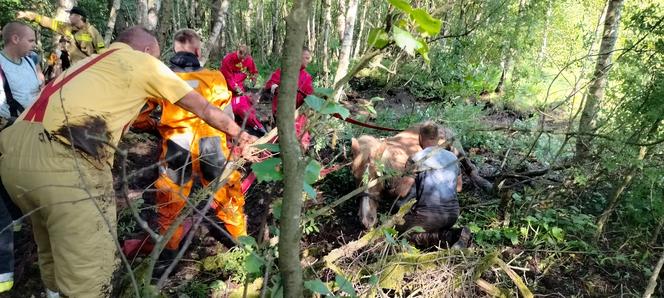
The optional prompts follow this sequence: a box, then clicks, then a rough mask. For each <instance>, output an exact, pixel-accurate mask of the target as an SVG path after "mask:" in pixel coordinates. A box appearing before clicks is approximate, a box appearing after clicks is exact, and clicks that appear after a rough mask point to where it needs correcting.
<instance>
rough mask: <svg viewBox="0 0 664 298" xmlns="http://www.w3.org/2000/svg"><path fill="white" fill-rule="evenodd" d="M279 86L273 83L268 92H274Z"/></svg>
mask: <svg viewBox="0 0 664 298" xmlns="http://www.w3.org/2000/svg"><path fill="white" fill-rule="evenodd" d="M277 88H279V85H277V84H274V85H272V86H271V87H270V93H272V94H274V92H275V91H276V90H277Z"/></svg>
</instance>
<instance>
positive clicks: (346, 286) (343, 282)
mask: <svg viewBox="0 0 664 298" xmlns="http://www.w3.org/2000/svg"><path fill="white" fill-rule="evenodd" d="M334 282H335V283H336V284H337V286H339V288H340V289H341V290H342V291H344V293H346V294H348V295H350V297H357V293H355V289H354V288H353V284H352V283H351V282H350V281H348V280H347V279H346V278H345V277H343V276H341V275H339V274H337V276H336V277H335V278H334Z"/></svg>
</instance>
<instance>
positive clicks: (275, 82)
mask: <svg viewBox="0 0 664 298" xmlns="http://www.w3.org/2000/svg"><path fill="white" fill-rule="evenodd" d="M280 81H281V70H280V69H277V70H275V71H274V72H273V73H272V75H271V76H270V79H269V80H268V81H267V83H265V90H270V93H271V94H274V93H275V91H276V90H277V88H279V83H280Z"/></svg>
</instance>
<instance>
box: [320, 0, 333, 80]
mask: <svg viewBox="0 0 664 298" xmlns="http://www.w3.org/2000/svg"><path fill="white" fill-rule="evenodd" d="M323 7H324V10H325V24H324V26H323V51H322V52H323V82H324V84H325V85H326V86H327V85H329V84H330V54H329V52H330V51H329V50H328V49H329V47H330V29H331V28H332V3H331V0H323Z"/></svg>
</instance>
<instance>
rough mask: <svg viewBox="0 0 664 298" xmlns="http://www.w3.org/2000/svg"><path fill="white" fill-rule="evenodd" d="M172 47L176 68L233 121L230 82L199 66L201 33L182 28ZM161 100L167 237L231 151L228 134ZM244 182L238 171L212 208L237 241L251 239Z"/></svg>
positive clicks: (160, 186) (162, 210)
mask: <svg viewBox="0 0 664 298" xmlns="http://www.w3.org/2000/svg"><path fill="white" fill-rule="evenodd" d="M173 44H174V48H175V52H176V54H175V56H174V57H173V58H171V59H170V67H171V69H172V70H173V71H174V72H175V73H176V74H177V75H178V76H179V77H180V78H182V79H183V80H185V81H186V82H187V83H189V85H190V86H191V87H193V88H194V89H195V90H196V91H198V92H199V93H200V94H201V95H203V97H205V98H207V100H208V101H209V102H210V104H212V105H214V106H216V107H219V108H220V109H222V110H225V111H227V113H230V116H232V110H231V109H230V108H229V107H230V103H231V102H230V100H231V95H232V94H231V92H230V91H229V90H228V87H227V85H226V80H225V79H224V77H223V76H222V75H221V73H219V71H216V70H208V69H203V68H201V66H200V63H199V61H198V57H199V56H200V53H201V39H200V37H199V36H198V34H196V32H195V31H193V30H191V29H182V30H180V31H178V32H176V34H175V36H174V41H173ZM157 101H158V102H159V104H160V105H161V106H162V112H161V118H160V120H159V123H158V124H157V129H158V130H159V133H160V135H161V137H162V153H161V157H160V160H161V161H162V162H161V163H160V168H159V178H158V179H157V182H156V183H155V187H156V188H157V198H156V201H157V202H156V203H157V215H158V224H159V231H160V233H162V234H165V233H166V231H167V230H168V228H169V227H170V226H171V225H172V224H173V222H174V221H175V220H176V219H177V217H178V216H179V215H180V212H181V211H182V210H183V208H184V207H185V206H186V205H187V203H186V200H187V199H188V198H189V196H190V195H191V194H192V192H193V191H195V189H196V188H197V187H201V186H202V187H205V186H207V185H209V184H210V183H211V182H212V181H213V180H214V179H215V178H217V177H219V176H220V175H221V173H222V172H223V170H224V166H225V163H226V161H227V160H228V159H229V158H230V156H231V152H230V150H229V147H228V143H227V139H226V134H225V133H223V132H221V131H219V130H217V129H215V128H213V127H211V126H210V125H208V124H206V123H205V122H203V121H201V120H200V119H199V118H196V117H195V116H194V115H193V114H192V113H190V112H188V111H186V110H184V109H182V108H180V107H178V106H176V105H174V104H171V103H169V102H168V101H165V100H157ZM150 112H151V111H150V108H149V107H148V108H147V109H144V110H143V112H142V114H141V117H139V120H138V122H141V123H135V124H134V126H135V127H145V126H146V125H145V122H146V121H148V122H149V120H147V116H146V115H149V113H150ZM240 178H241V176H240V173H239V172H237V171H235V172H234V173H233V174H232V175H231V176H230V177H229V179H228V181H227V182H226V184H225V185H223V186H221V187H219V188H218V190H217V191H216V193H215V194H214V202H213V206H212V207H213V208H214V210H215V213H216V215H217V217H218V218H219V219H220V220H222V221H223V222H224V225H225V228H226V230H227V231H228V232H229V233H230V234H231V235H232V236H233V237H234V238H237V237H239V236H243V235H246V234H247V227H246V218H245V215H244V210H243V206H244V195H243V194H242V191H241V184H240ZM192 203H193V202H192ZM184 232H185V231H184V228H183V226H182V225H181V226H179V227H178V229H177V231H176V233H175V234H174V235H173V237H172V238H171V239H170V240H169V242H168V244H167V245H166V250H165V252H164V253H163V254H162V257H163V258H165V259H168V255H169V254H172V253H174V252H175V251H176V250H177V249H178V247H179V245H180V242H181V241H182V239H183V237H184Z"/></svg>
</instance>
